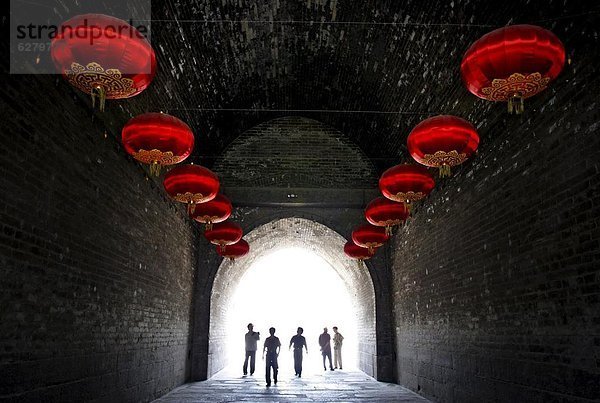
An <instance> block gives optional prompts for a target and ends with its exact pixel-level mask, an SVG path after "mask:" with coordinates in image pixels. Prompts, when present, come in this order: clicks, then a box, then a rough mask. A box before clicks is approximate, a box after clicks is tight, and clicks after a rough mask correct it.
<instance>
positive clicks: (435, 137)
mask: <svg viewBox="0 0 600 403" xmlns="http://www.w3.org/2000/svg"><path fill="white" fill-rule="evenodd" d="M407 143H408V152H409V153H410V155H412V157H413V158H414V159H415V161H417V162H418V163H419V164H423V165H426V166H429V167H436V168H439V170H440V176H442V177H443V176H450V167H452V166H455V165H460V164H462V163H463V162H465V161H466V160H467V159H468V158H469V157H471V156H472V155H473V154H474V153H475V151H476V150H477V146H478V145H479V135H478V134H477V130H476V129H475V127H474V126H473V125H472V124H471V123H469V122H467V121H466V120H464V119H461V118H458V117H456V116H450V115H440V116H434V117H432V118H429V119H426V120H424V121H422V122H421V123H419V124H418V125H416V126H415V128H414V129H412V131H411V132H410V134H409V135H408V141H407Z"/></svg>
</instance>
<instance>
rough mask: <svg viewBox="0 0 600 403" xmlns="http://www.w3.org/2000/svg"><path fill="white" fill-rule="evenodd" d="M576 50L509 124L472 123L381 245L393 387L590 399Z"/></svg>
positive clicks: (589, 133) (587, 176)
mask: <svg viewBox="0 0 600 403" xmlns="http://www.w3.org/2000/svg"><path fill="white" fill-rule="evenodd" d="M578 50H579V51H580V52H581V53H580V54H581V55H582V56H581V58H580V59H579V60H578V61H576V62H574V63H573V64H572V65H571V66H567V67H566V70H565V72H564V74H563V76H561V78H560V79H559V80H558V81H557V82H556V83H555V85H554V87H553V90H552V91H553V92H552V93H547V94H540V97H541V98H538V99H537V100H536V99H532V100H531V102H530V103H529V105H530V107H529V108H527V109H526V111H525V114H524V115H523V116H522V117H514V116H509V115H505V117H504V118H501V119H497V120H493V119H491V118H490V119H483V120H480V121H475V123H476V124H477V126H478V128H479V131H480V134H481V140H482V141H481V146H480V150H479V154H478V155H477V156H476V157H475V158H474V159H473V161H471V162H468V163H467V164H466V166H464V167H463V168H460V169H458V170H456V173H455V175H454V177H452V178H450V179H445V180H442V181H440V182H439V184H438V186H437V188H436V189H435V190H434V192H433V193H432V194H431V196H430V197H429V198H428V199H427V200H426V201H424V202H423V203H422V206H420V208H419V209H418V212H417V213H416V214H415V217H414V219H413V220H411V222H410V224H409V225H408V226H406V227H405V229H404V231H403V232H402V233H400V234H398V236H396V238H395V240H394V253H393V255H392V265H393V278H394V283H393V299H394V318H395V337H396V354H397V373H398V381H399V383H400V384H402V385H405V386H408V387H409V388H411V389H413V390H415V391H418V392H419V393H421V394H423V395H424V396H426V397H428V398H431V399H433V400H435V401H444V402H461V403H463V402H482V401H486V402H517V401H519V402H525V401H527V402H563V401H572V402H590V401H597V399H598V398H599V397H600V360H599V357H600V338H599V337H598V336H599V335H600V272H599V271H598V268H599V267H600V253H599V250H600V243H599V242H600V231H599V226H600V188H599V187H600V181H599V178H600V165H599V162H598V157H599V156H600V153H599V150H600V130H599V129H600V113H599V109H598V98H597V94H598V91H595V93H594V91H587V89H590V88H595V89H598V88H600V82H599V80H598V75H597V74H596V73H595V72H594V71H593V68H592V64H593V63H592V58H593V55H596V56H597V54H598V53H597V50H595V49H592V48H591V47H590V48H587V49H586V48H580V49H578ZM531 105H535V106H531ZM494 108H504V105H496V106H494Z"/></svg>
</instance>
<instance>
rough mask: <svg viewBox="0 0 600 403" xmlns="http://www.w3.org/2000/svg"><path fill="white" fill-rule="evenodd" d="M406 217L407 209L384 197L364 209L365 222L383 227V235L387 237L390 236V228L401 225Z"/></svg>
mask: <svg viewBox="0 0 600 403" xmlns="http://www.w3.org/2000/svg"><path fill="white" fill-rule="evenodd" d="M408 216H409V212H408V209H407V208H406V206H405V205H404V204H403V203H397V202H395V201H391V200H388V199H386V198H385V197H378V198H376V199H374V200H372V201H371V202H370V203H369V204H368V205H367V208H366V209H365V217H366V218H367V221H368V222H370V223H371V224H373V225H376V226H378V227H385V233H386V234H387V235H388V236H391V235H392V227H393V226H394V225H400V224H402V223H403V222H404V221H406V219H407V218H408Z"/></svg>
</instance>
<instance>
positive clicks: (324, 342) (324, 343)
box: [319, 327, 333, 371]
mask: <svg viewBox="0 0 600 403" xmlns="http://www.w3.org/2000/svg"><path fill="white" fill-rule="evenodd" d="M319 346H321V354H322V355H323V369H324V370H325V371H327V367H326V366H325V357H327V358H329V369H330V370H332V371H333V365H332V364H331V335H330V334H329V333H327V328H326V327H325V328H323V333H321V335H320V336H319Z"/></svg>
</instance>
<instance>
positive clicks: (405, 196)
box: [392, 190, 425, 204]
mask: <svg viewBox="0 0 600 403" xmlns="http://www.w3.org/2000/svg"><path fill="white" fill-rule="evenodd" d="M424 197H425V195H424V194H423V192H413V191H412V190H409V191H408V192H398V193H396V194H395V195H393V198H392V200H394V201H398V202H403V203H405V204H408V203H410V202H413V201H417V200H421V199H422V198H424Z"/></svg>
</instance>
